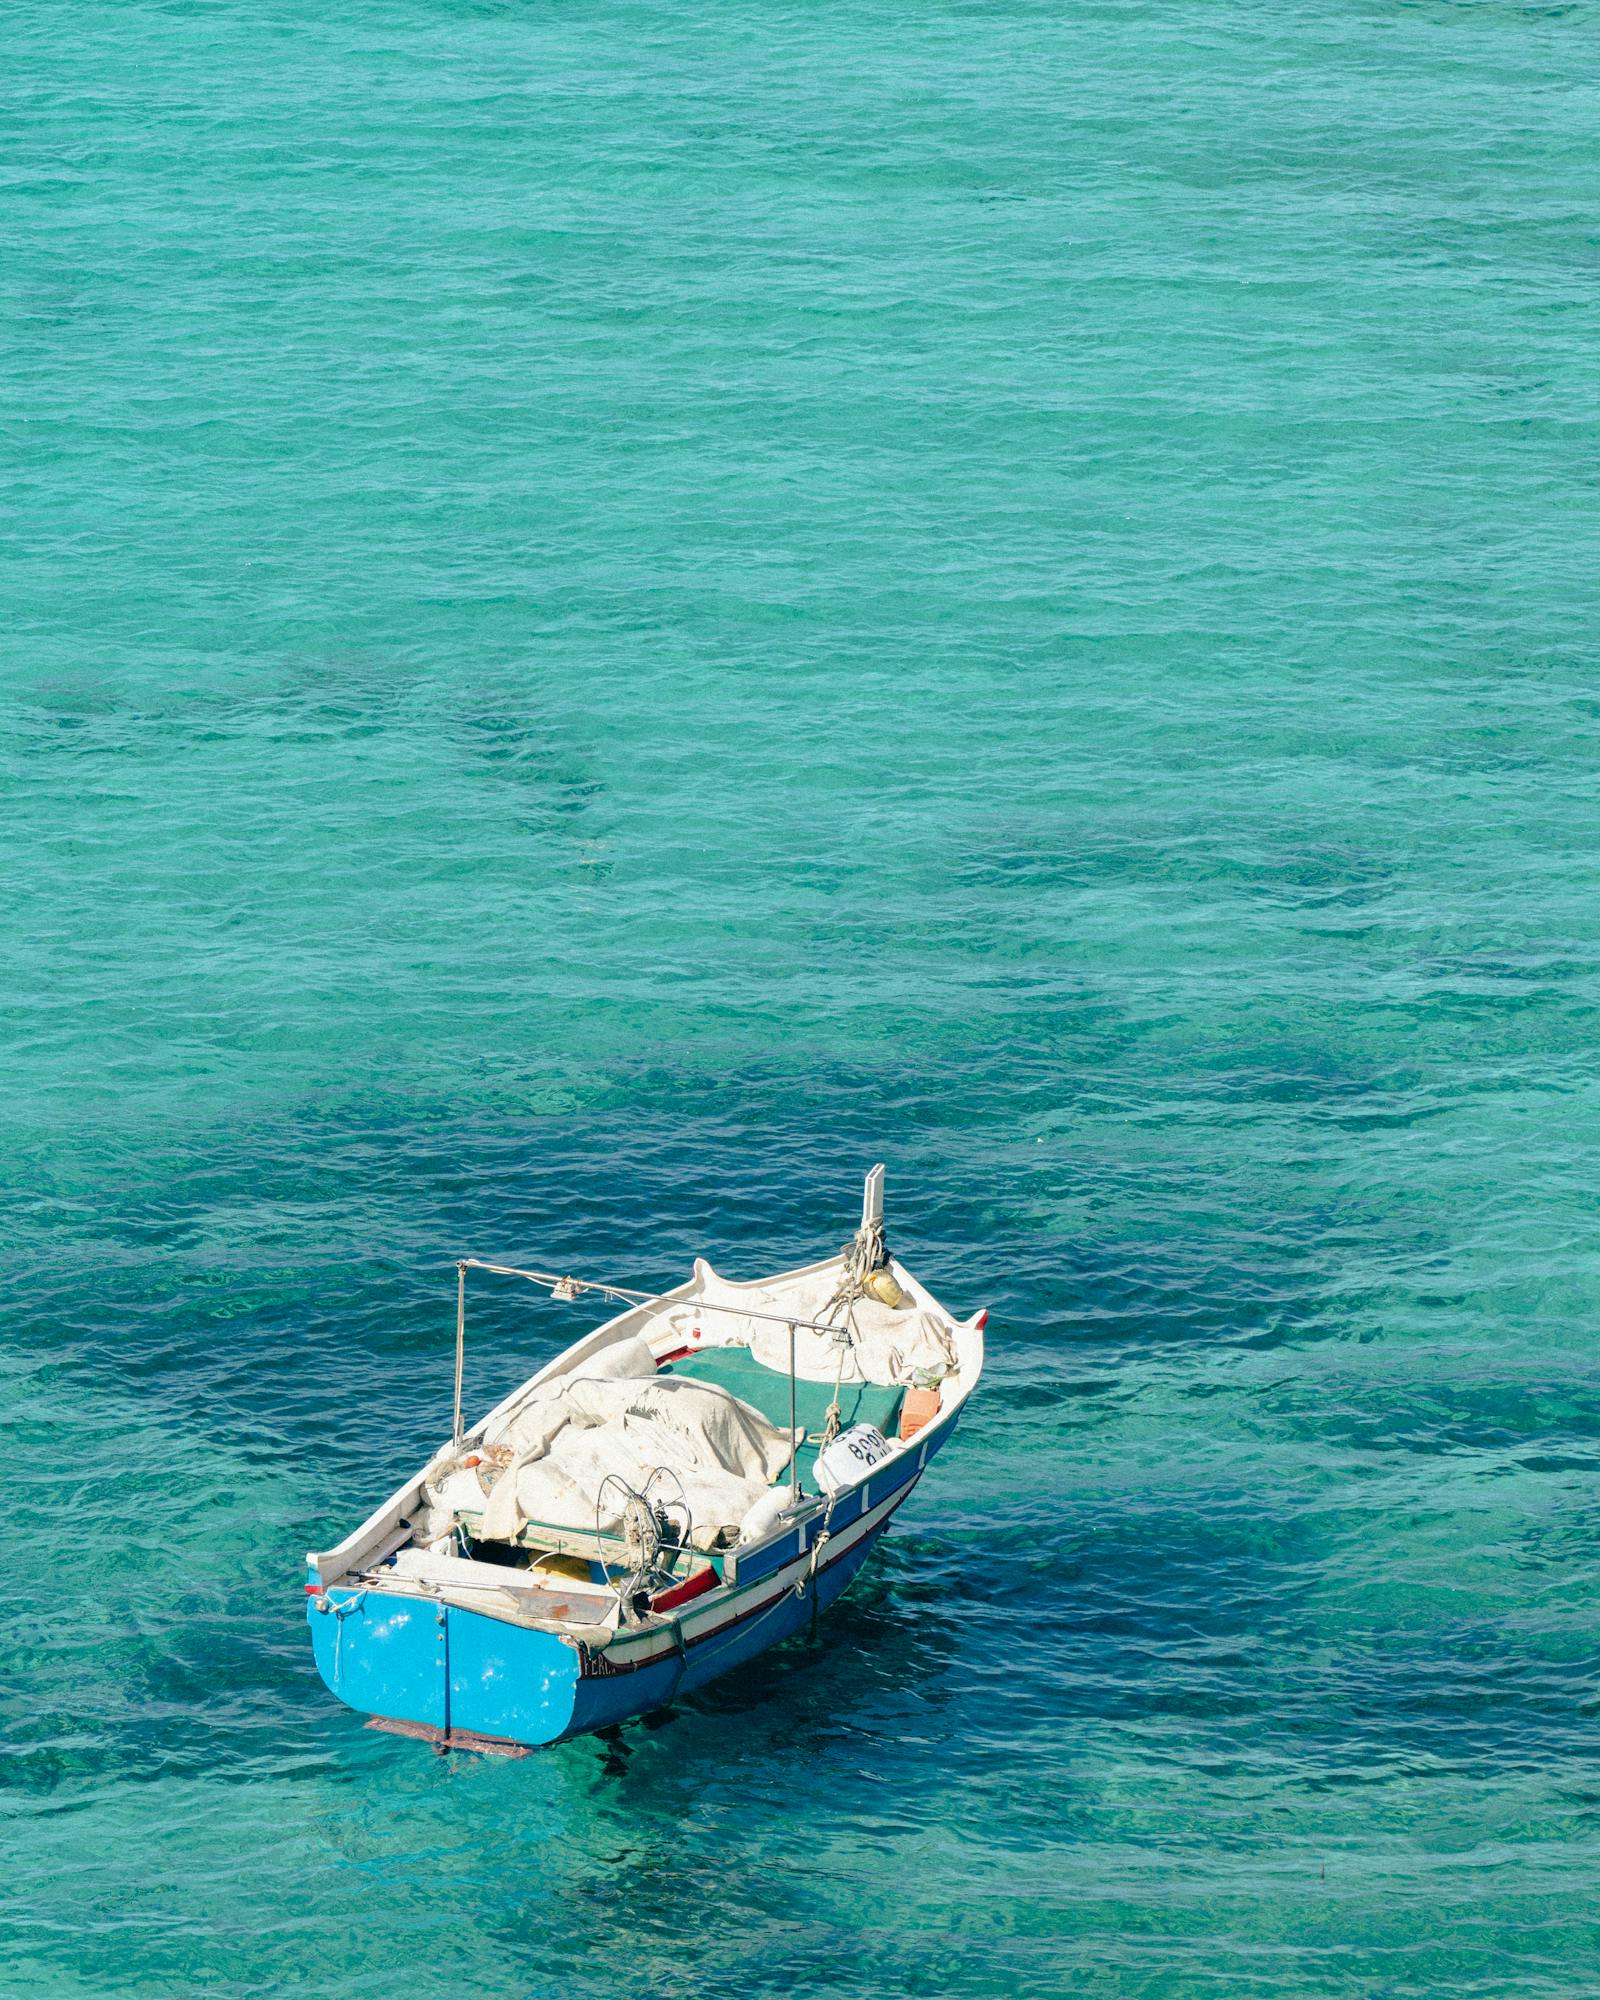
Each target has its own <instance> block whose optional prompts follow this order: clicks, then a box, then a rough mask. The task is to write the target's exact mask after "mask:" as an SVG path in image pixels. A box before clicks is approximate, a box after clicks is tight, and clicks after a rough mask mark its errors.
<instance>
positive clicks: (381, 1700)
mask: <svg viewBox="0 0 1600 2000" xmlns="http://www.w3.org/2000/svg"><path fill="white" fill-rule="evenodd" d="M884 1526H887V1522H885V1523H884ZM882 1532H883V1529H882V1527H880V1528H878V1529H876V1530H875V1531H874V1532H872V1533H870V1534H868V1535H866V1536H864V1537H863V1538H862V1539H861V1540H860V1541H858V1542H856V1543H855V1544H853V1545H852V1546H851V1547H850V1548H848V1549H846V1550H845V1551H843V1552H842V1553H841V1554H840V1555H839V1556H838V1557H837V1558H836V1559H835V1560H834V1561H833V1562H831V1563H828V1564H826V1565H819V1566H818V1569H817V1573H816V1576H815V1578H814V1579H813V1581H812V1582H811V1584H810V1586H809V1587H808V1588H807V1589H806V1591H805V1592H804V1594H803V1595H797V1594H796V1592H795V1591H794V1589H793V1588H792V1587H791V1588H786V1589H784V1590H783V1591H782V1593H781V1594H779V1595H778V1596H776V1597H775V1598H770V1599H769V1600H768V1601H767V1602H766V1603H764V1604H761V1605H758V1606H755V1607H753V1608H752V1609H751V1610H750V1611H748V1612H747V1613H744V1614H741V1615H738V1616H736V1617H734V1618H733V1619H731V1620H730V1621H729V1622H728V1623H727V1624H726V1625H724V1626H723V1627H721V1628H720V1629H719V1630H717V1631H716V1632H714V1633H711V1634H709V1635H708V1636H707V1637H705V1638H702V1639H700V1640H698V1641H696V1642H694V1643H693V1644H691V1645H687V1646H684V1647H682V1648H681V1649H675V1650H673V1651H672V1652H670V1653H668V1654H667V1655H666V1656H665V1657H664V1658H660V1659H656V1660H652V1661H650V1662H648V1663H647V1664H645V1665H642V1666H639V1667H633V1668H619V1667H617V1666H615V1665H613V1664H612V1663H611V1661H610V1660H609V1659H608V1658H607V1656H606V1655H604V1654H596V1653H592V1652H590V1651H588V1650H587V1649H585V1648H583V1647H580V1646H578V1645H576V1644H574V1643H573V1642H572V1641H571V1640H568V1639H563V1638H560V1637H558V1636H557V1635H556V1634H554V1633H551V1632H540V1631H530V1630H529V1629H528V1628H526V1627H525V1626H520V1625H514V1624H509V1623H506V1622H505V1621H503V1620H500V1619H497V1618H488V1617H485V1616H484V1615H483V1613H482V1612H478V1611H469V1610H466V1609H464V1608H463V1607H461V1606H459V1605H454V1604H440V1603H435V1602H433V1601H431V1600H426V1599H422V1598H414V1597H396V1596H390V1595H386V1594H380V1593H378V1592H375V1591H374V1592H363V1591H359V1590H341V1589H338V1588H337V1587H336V1588H333V1589H330V1590H329V1591H327V1592H326V1593H324V1594H323V1595H322V1596H320V1597H317V1598H313V1599H312V1600H311V1602H310V1604H309V1606H308V1608H307V1613H306V1616H307V1619H308V1621H309V1623H310V1627H311V1644H312V1650H313V1653H314V1654H315V1657H316V1662H317V1669H318V1672H319V1673H320V1674H321V1675H322V1678H323V1680H324V1682H325V1683H326V1684H327V1686H328V1688H329V1690H330V1692H331V1693H333V1694H335V1695H337V1696H338V1698H339V1699H340V1701H342V1702H345V1703H346V1704H347V1705H348V1706H349V1707H351V1708H354V1709H359V1710H362V1711H363V1712H365V1713H366V1714H369V1715H372V1716H376V1717H381V1718H383V1719H384V1720H386V1721H389V1722H393V1723H397V1724H402V1725H411V1727H412V1728H413V1729H414V1731H415V1733H417V1734H423V1735H430V1736H437V1737H438V1738H439V1739H441V1740H448V1739H451V1738H463V1737H465V1738H472V1737H483V1738H488V1739H491V1740H494V1741H498V1742H501V1743H505V1744H516V1745H543V1744H549V1743H557V1742H559V1741H560V1740H561V1739H562V1738H563V1737H567V1736H582V1735H585V1734H587V1733H588V1732H590V1731H592V1730H596V1729H605V1728H607V1727H609V1726H610V1725H611V1724H613V1723H617V1722H624V1721H627V1720H628V1719H630V1718H631V1717H633V1716H637V1715H643V1714H646V1713H647V1712H648V1711H649V1710H651V1709H654V1708H661V1707H663V1706H664V1705H665V1704H666V1703H668V1702H670V1701H673V1700H675V1699H676V1698H677V1696H679V1695H680V1694H689V1693H692V1692H693V1690H694V1689H696V1688H698V1687H704V1686H705V1685H706V1683H707V1682H708V1681H712V1680H715V1679H716V1678H717V1677H718V1676H719V1675H720V1674H725V1673H728V1672H730V1671H731V1670H732V1669H733V1668H735V1667H739V1666H743V1665H744V1664H745V1663H746V1662H747V1661H749V1660H753V1659H755V1658H756V1656H757V1655H758V1654H760V1653H764V1652H765V1651H766V1650H767V1649H768V1648H769V1647H771V1646H776V1645H781V1644H782V1642H783V1641H784V1640H785V1639H790V1638H793V1637H794V1636H795V1634H796V1633H798V1632H801V1631H804V1630H806V1629H808V1628H809V1626H810V1625H811V1622H812V1620H813V1618H814V1617H816V1616H817V1615H818V1613H820V1612H822V1611H824V1610H826V1609H827V1607H828V1606H829V1605H830V1604H832V1603H833V1602H834V1601H835V1600H836V1599H837V1598H838V1597H839V1596H840V1595H841V1594H842V1593H843V1592H844V1590H845V1589H846V1588H847V1587H848V1586H849V1584H850V1582H851V1580H852V1578H853V1577H854V1576H855V1574H856V1572H857V1571H858V1570H859V1569H860V1567H861V1565H862V1563H863V1562H865V1560H866V1558H867V1556H868V1555H869V1554H870V1553H871V1551H872V1549H873V1548H874V1547H875V1546H876V1543H877V1541H878V1538H879V1536H880V1535H881V1534H882ZM324 1606H325V1607H326V1608H324Z"/></svg>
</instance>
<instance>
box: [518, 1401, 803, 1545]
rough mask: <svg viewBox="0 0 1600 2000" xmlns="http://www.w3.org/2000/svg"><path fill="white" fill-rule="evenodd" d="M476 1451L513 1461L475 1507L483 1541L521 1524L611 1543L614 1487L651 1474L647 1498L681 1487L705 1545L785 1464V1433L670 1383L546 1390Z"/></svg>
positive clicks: (638, 1483)
mask: <svg viewBox="0 0 1600 2000" xmlns="http://www.w3.org/2000/svg"><path fill="white" fill-rule="evenodd" d="M485 1442H486V1443H488V1444H491V1445H505V1446H508V1447H509V1448H510V1450H511V1451H512V1453H513V1454H514V1456H513V1458H512V1460H511V1463H510V1464H509V1465H508V1466H507V1467H506V1468H505V1470H504V1471H503V1472H502V1473H501V1474H500V1476H499V1478H498V1479H497V1480H496V1482H495V1484H494V1487H493V1489H492V1491H491V1492H490V1494H489V1497H488V1500H487V1502H486V1503H485V1506H484V1512H483V1519H482V1522H481V1524H480V1526H479V1530H478V1532H479V1534H480V1535H482V1536H484V1537H485V1538H486V1539H488V1540H491V1541H512V1540H514V1539H515V1538H516V1536H517V1535H518V1534H519V1533H520V1531H521V1529H522V1527H523V1524H524V1523H525V1522H528V1521H538V1522H544V1523H547V1524H548V1525H550V1526H552V1527H558V1528H566V1529H570V1530H575V1531H583V1532H588V1533H593V1532H594V1530H595V1528H596V1527H597V1526H598V1527H599V1529H600V1531H601V1532H602V1533H606V1534H615V1533H616V1532H618V1530H619V1529H620V1527H621V1522H622V1510H623V1507H624V1505H625V1503H626V1500H627V1495H626V1493H625V1492H624V1491H623V1490H622V1486H621V1485H619V1483H618V1482H619V1481H622V1482H625V1483H626V1485H627V1486H630V1487H632V1488H633V1489H634V1490H635V1491H636V1492H637V1491H641V1490H642V1489H643V1488H644V1486H645V1484H646V1482H647V1481H648V1480H649V1478H650V1475H651V1474H652V1473H653V1472H655V1471H657V1470H658V1469H660V1470H662V1471H663V1472H664V1473H665V1474H666V1476H665V1477H664V1478H662V1479H659V1480H658V1481H657V1482H656V1486H655V1495H656V1497H657V1498H660V1499H663V1500H665V1501H667V1502H668V1503H669V1504H670V1503H671V1502H673V1501H675V1500H676V1499H677V1497H678V1493H679V1490H680V1488H681V1491H682V1497H683V1501H684V1503H685V1504H686V1505H687V1507H688V1509H689V1512H690V1514H691V1516H692V1518H693V1536H694V1540H695V1541H696V1542H697V1543H700V1544H701V1545H702V1546H703V1545H704V1544H705V1543H707V1542H708V1541H709V1540H710V1539H711V1537H712V1536H713V1535H714V1534H715V1533H716V1531H717V1529H718V1528H721V1527H731V1526H736V1525H737V1524H738V1523H739V1522H740V1521H741V1520H743V1518H744V1516H745V1514H746V1513H747V1512H748V1511H749V1508H750V1506H751V1504H752V1503H753V1502H754V1501H755V1500H756V1499H757V1498H759V1496H760V1495H761V1494H762V1493H763V1492H764V1491H765V1490H766V1488H767V1487H768V1486H769V1485H770V1483H771V1482H772V1481H773V1480H774V1479H775V1478H776V1477H777V1476H778V1474H779V1473H780V1472H781V1471H782V1470H783V1468H784V1467H785V1466H786V1465H787V1464H788V1462H789V1433H788V1432H787V1431H786V1430H780V1429H778V1428H777V1427H776V1426H774V1425H772V1424H769V1423H768V1422H767V1420H766V1418H765V1417H763V1416H762V1415H761V1413H760V1412H759V1411H758V1410H754V1409H752V1408H751V1407H750V1405H749V1404H748V1403H744V1402H741V1401H740V1400H739V1399H738V1397H736V1396H730V1395H729V1394H728V1392H727V1391H726V1390H725V1389H719V1388H716V1387H714V1386H713V1385H711V1384H709V1383H704V1382H694V1381H689V1380H687V1379H684V1378H680V1377H677V1376H672V1375H651V1376H646V1377H641V1378H636V1379H626V1378H624V1379H622V1380H597V1379H594V1378H593V1377H589V1376H580V1377H577V1378H566V1379H562V1380H558V1381H555V1382H551V1383H548V1384H546V1385H545V1386H544V1387H542V1388H540V1389H536V1390H535V1391H534V1393H533V1395H532V1396H531V1397H529V1399H528V1400H527V1402H525V1403H523V1404H522V1405H521V1406H520V1407H519V1408H518V1409H517V1410H515V1411H514V1412H512V1414H511V1415H510V1416H509V1417H508V1418H507V1419H506V1421H505V1423H504V1425H503V1426H502V1427H501V1428H500V1429H499V1430H498V1431H497V1432H495V1433H494V1434H492V1435H491V1436H489V1437H488V1438H487V1439H486V1440H485ZM613 1474H615V1475H616V1476H615V1478H611V1477H610V1476H611V1475H613ZM608 1479H609V1480H610V1483H609V1484H608V1483H607V1481H608ZM674 1511H676V1510H674Z"/></svg>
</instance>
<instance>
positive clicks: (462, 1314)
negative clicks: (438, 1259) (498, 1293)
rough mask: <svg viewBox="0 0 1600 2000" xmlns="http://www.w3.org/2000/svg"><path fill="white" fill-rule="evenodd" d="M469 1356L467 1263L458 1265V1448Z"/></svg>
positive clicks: (455, 1430) (455, 1431)
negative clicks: (463, 1373) (464, 1371)
mask: <svg viewBox="0 0 1600 2000" xmlns="http://www.w3.org/2000/svg"><path fill="white" fill-rule="evenodd" d="M466 1358H467V1265H466V1259H465V1258H463V1259H462V1260H461V1261H460V1262H459V1263H458V1264H457V1265H456V1420H455V1429H454V1431H453V1432H452V1433H451V1435H452V1436H453V1438H454V1439H455V1443H456V1446H457V1448H458V1449H459V1447H460V1444H461V1371H462V1367H463V1365H464V1363H465V1361H466Z"/></svg>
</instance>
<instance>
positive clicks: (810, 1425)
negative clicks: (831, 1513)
mask: <svg viewBox="0 0 1600 2000" xmlns="http://www.w3.org/2000/svg"><path fill="white" fill-rule="evenodd" d="M661 1372H662V1374H663V1375H687V1376H689V1377H691V1378H692V1379H693V1380H694V1381H696V1382H712V1383H715V1384H716V1386H717V1387H718V1388H719V1389H726V1390H727V1391H728V1392H729V1394H730V1395H734V1396H737V1397H739V1399H740V1400H741V1401H742V1402H746V1403H749V1404H751V1405H752V1407H754V1408H755V1409H758V1410H759V1411H760V1412H761V1414H762V1415H763V1416H764V1417H765V1418H766V1419H767V1421H768V1423H773V1424H777V1425H778V1426H779V1427H780V1428H782V1429H786V1428H787V1427H788V1423H789V1377H788V1376H787V1374H780V1373H779V1371H778V1370H777V1369H775V1368H767V1367H765V1366H764V1365H763V1364H762V1363H761V1362H759V1361H758V1360H757V1359H756V1358H755V1356H754V1355H753V1354H752V1353H751V1352H750V1350H749V1348H748V1347H708V1348H704V1349H702V1351H701V1352H700V1353H699V1354H690V1355H686V1356H685V1357H684V1358H683V1360H681V1361H672V1362H669V1363H667V1365H666V1366H665V1367H664V1368H663V1369H662V1370H661ZM905 1394H906V1392H905V1390H904V1389H898V1388H890V1389H883V1388H879V1387H878V1385H877V1384H876V1383H873V1382H844V1383H841V1384H840V1386H839V1428H840V1429H841V1430H844V1431H847V1430H849V1428H850V1426H851V1425H852V1424H875V1425H876V1426H877V1428H878V1429H879V1430H880V1431H882V1432H883V1434H884V1436H885V1437H886V1438H893V1437H894V1436H895V1435H896V1433H897V1432H898V1430H899V1427H900V1405H901V1404H902V1403H903V1402H904V1401H905ZM832 1401H833V1384H832V1383H831V1382H797V1383H796V1384H795V1421H796V1422H797V1423H800V1424H804V1426H805V1430H806V1436H807V1437H808V1438H812V1437H816V1436H818V1435H819V1434H820V1433H821V1431H822V1428H823V1426H824V1424H826V1422H827V1421H828V1405H829V1404H830V1403H831V1402H832ZM817 1450H818V1447H817V1446H815V1445H811V1444H804V1445H802V1446H801V1447H800V1451H799V1453H798V1455H797V1456H798V1463H799V1471H800V1480H801V1484H802V1485H804V1486H807V1487H809V1488H811V1490H812V1491H815V1490H816V1480H815V1476H814V1468H815V1466H816V1462H817ZM780 1477H781V1478H787V1477H788V1473H787V1471H785V1472H784V1473H783V1474H781V1475H780Z"/></svg>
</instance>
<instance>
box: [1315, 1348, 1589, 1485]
mask: <svg viewBox="0 0 1600 2000" xmlns="http://www.w3.org/2000/svg"><path fill="white" fill-rule="evenodd" d="M1357 1399H1359V1400H1357ZM1279 1414H1280V1415H1281V1418H1282V1421H1283V1422H1285V1423H1286V1424H1287V1425H1288V1426H1289V1427H1290V1429H1292V1430H1293V1431H1294V1432H1296V1433H1298V1434H1299V1435H1302V1436H1306V1437H1315V1438H1317V1439H1319V1440H1320V1441H1321V1442H1323V1443H1324V1444H1331V1445H1337V1446H1339V1447H1340V1448H1342V1449H1345V1450H1351V1451H1358V1452H1363V1453H1369V1454H1373V1455H1375V1456H1380V1457H1382V1456H1386V1455H1388V1454H1391V1453H1399V1454H1404V1455H1406V1456H1411V1457H1422V1458H1450V1457H1469V1458H1471V1457H1488V1458H1493V1459H1496V1460H1502V1461H1506V1462H1508V1464H1509V1465H1510V1466H1512V1467H1520V1468H1522V1469H1523V1470H1527V1471H1536V1470H1547V1471H1562V1472H1566V1471H1579V1472H1591V1471H1593V1470H1594V1469H1595V1468H1596V1462H1597V1461H1596V1454H1597V1453H1600V1395H1597V1394H1596V1393H1595V1391H1594V1390H1593V1388H1592V1386H1591V1385H1590V1384H1589V1382H1588V1380H1587V1379H1586V1377H1585V1375H1584V1373H1583V1371H1582V1370H1581V1369H1578V1368H1575V1369H1574V1371H1573V1373H1572V1375H1571V1376H1570V1377H1568V1378H1566V1379H1560V1378H1549V1379H1547V1381H1546V1382H1545V1383H1544V1384H1539V1383H1535V1382H1529V1381H1527V1380H1526V1379H1522V1380H1519V1379H1517V1378H1515V1377H1511V1376H1506V1377H1502V1378H1499V1379H1486V1380H1481V1381H1478V1382H1475V1383H1470V1384H1468V1383H1459V1382H1450V1381H1433V1382H1428V1383H1426V1384H1423V1383H1414V1384H1412V1385H1411V1386H1410V1387H1409V1388H1406V1389H1404V1390H1401V1389H1399V1388H1397V1387H1393V1386H1385V1385H1373V1386H1372V1387H1371V1388H1369V1389H1367V1390H1365V1391H1363V1390H1362V1389H1361V1388H1360V1387H1359V1386H1357V1385H1353V1384H1352V1385H1349V1386H1347V1387H1346V1389H1345V1390H1344V1391H1343V1402H1342V1406H1341V1407H1337V1408H1328V1407H1323V1408H1320V1409H1315V1410H1308V1409H1305V1408H1303V1407H1299V1406H1297V1403H1296V1400H1295V1398H1294V1392H1293V1390H1292V1389H1291V1391H1290V1399H1289V1401H1288V1402H1287V1403H1286V1404H1284V1405H1282V1406H1281V1408H1280V1411H1279ZM1545 1461H1553V1462H1550V1463H1546V1462H1545Z"/></svg>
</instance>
